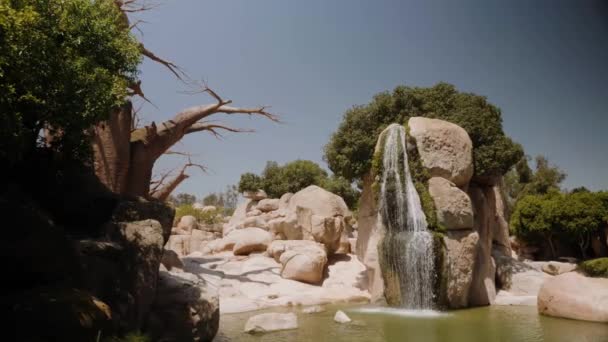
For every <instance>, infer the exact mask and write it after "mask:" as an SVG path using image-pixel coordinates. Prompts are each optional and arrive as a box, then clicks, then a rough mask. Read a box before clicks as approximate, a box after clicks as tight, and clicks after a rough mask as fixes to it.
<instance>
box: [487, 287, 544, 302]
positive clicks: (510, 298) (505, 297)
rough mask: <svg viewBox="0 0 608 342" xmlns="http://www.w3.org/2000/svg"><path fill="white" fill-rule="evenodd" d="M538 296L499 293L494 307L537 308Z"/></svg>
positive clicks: (507, 292)
mask: <svg viewBox="0 0 608 342" xmlns="http://www.w3.org/2000/svg"><path fill="white" fill-rule="evenodd" d="M536 302H537V296H532V295H514V294H512V293H510V292H509V291H503V290H501V291H498V293H497V294H496V299H495V300H494V303H493V304H494V305H517V306H536Z"/></svg>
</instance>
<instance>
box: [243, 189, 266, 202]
mask: <svg viewBox="0 0 608 342" xmlns="http://www.w3.org/2000/svg"><path fill="white" fill-rule="evenodd" d="M243 197H245V198H248V199H250V200H254V201H261V200H263V199H266V198H267V197H268V195H266V191H264V190H258V191H245V192H244V193H243Z"/></svg>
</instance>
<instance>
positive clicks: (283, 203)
mask: <svg viewBox="0 0 608 342" xmlns="http://www.w3.org/2000/svg"><path fill="white" fill-rule="evenodd" d="M291 197H293V194H292V193H291V192H287V193H284V194H283V195H281V198H279V210H282V209H286V208H287V206H288V205H289V200H290V199H291Z"/></svg>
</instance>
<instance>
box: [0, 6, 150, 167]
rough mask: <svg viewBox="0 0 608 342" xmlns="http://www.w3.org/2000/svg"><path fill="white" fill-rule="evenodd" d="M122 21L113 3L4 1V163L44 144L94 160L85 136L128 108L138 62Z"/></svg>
mask: <svg viewBox="0 0 608 342" xmlns="http://www.w3.org/2000/svg"><path fill="white" fill-rule="evenodd" d="M121 15H122V13H121V12H120V11H119V10H118V8H117V6H116V5H115V4H114V2H113V1H103V0H96V1H90V0H72V1H60V0H10V1H9V0H0V46H2V48H1V49H0V160H3V161H5V162H7V163H8V164H9V165H13V164H15V163H17V162H19V161H20V160H22V159H23V158H25V157H27V156H28V155H31V154H32V153H33V152H35V151H36V150H37V149H38V148H39V147H40V146H41V144H42V143H50V144H51V145H52V147H53V148H54V150H55V151H58V152H62V155H64V156H66V157H71V158H76V159H86V158H88V157H89V156H90V154H89V138H88V135H87V130H88V129H89V128H90V127H92V126H93V125H94V124H95V123H97V122H99V121H100V120H103V119H105V118H107V116H108V115H109V113H110V111H111V110H112V108H115V107H117V106H120V105H122V104H123V103H124V102H125V100H126V97H127V95H128V94H127V86H128V85H130V84H132V83H135V81H136V77H137V65H138V64H139V62H140V59H141V55H140V50H139V43H138V42H137V41H136V40H135V39H134V37H133V36H132V35H131V34H130V33H129V31H128V30H125V28H124V27H123V26H122V24H121V23H122V19H121ZM43 129H48V130H49V134H48V135H47V136H49V137H52V140H50V139H49V140H47V141H45V142H41V141H40V136H41V131H42V130H43Z"/></svg>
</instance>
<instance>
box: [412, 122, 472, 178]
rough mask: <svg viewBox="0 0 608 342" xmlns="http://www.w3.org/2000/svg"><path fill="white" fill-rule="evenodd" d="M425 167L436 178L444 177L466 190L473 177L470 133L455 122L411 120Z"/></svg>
mask: <svg viewBox="0 0 608 342" xmlns="http://www.w3.org/2000/svg"><path fill="white" fill-rule="evenodd" d="M408 127H409V133H410V136H411V137H413V138H414V139H415V140H416V146H417V148H418V152H419V154H420V157H421V160H422V164H423V165H424V167H425V168H427V169H428V170H429V171H430V174H431V176H433V177H443V178H445V179H447V180H450V181H452V182H453V183H454V184H456V186H458V187H464V186H466V185H467V184H468V183H469V180H470V179H471V177H472V176H473V143H472V142H471V138H470V137H469V135H468V134H467V132H466V131H465V130H464V129H463V128H462V127H460V126H458V125H455V124H453V123H450V122H447V121H443V120H437V119H427V118H423V117H413V118H410V119H409V121H408Z"/></svg>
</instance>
